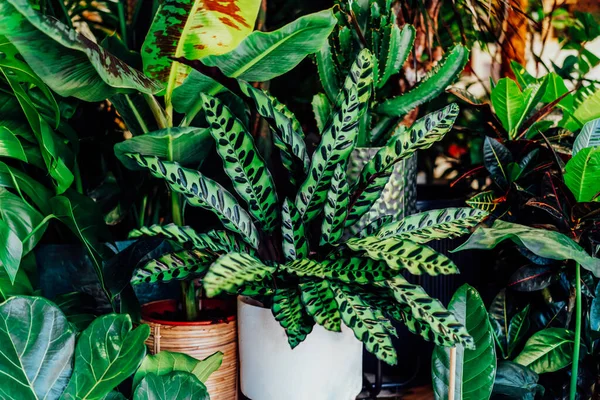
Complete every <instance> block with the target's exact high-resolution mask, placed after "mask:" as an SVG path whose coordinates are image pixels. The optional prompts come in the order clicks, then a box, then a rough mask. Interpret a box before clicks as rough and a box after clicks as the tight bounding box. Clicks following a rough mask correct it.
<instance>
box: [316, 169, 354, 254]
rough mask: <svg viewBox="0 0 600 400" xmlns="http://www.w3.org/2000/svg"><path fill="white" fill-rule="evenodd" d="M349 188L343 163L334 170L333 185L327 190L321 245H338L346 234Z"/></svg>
mask: <svg viewBox="0 0 600 400" xmlns="http://www.w3.org/2000/svg"><path fill="white" fill-rule="evenodd" d="M348 190H349V188H348V180H347V177H346V171H344V168H343V167H342V165H341V164H338V165H337V166H336V167H335V171H334V172H333V177H332V179H331V187H330V188H329V191H328V192H327V200H326V201H325V207H324V211H323V214H324V217H323V223H322V226H321V240H320V244H321V246H323V245H325V244H330V245H336V244H337V243H338V242H339V241H340V239H341V238H342V235H343V234H344V221H345V220H346V215H347V213H348V203H349V201H350V198H349V193H348Z"/></svg>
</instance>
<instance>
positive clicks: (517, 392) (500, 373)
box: [492, 361, 544, 400]
mask: <svg viewBox="0 0 600 400" xmlns="http://www.w3.org/2000/svg"><path fill="white" fill-rule="evenodd" d="M538 380H539V376H538V375H537V374H536V373H535V372H533V371H532V370H530V369H529V368H527V367H524V366H522V365H520V364H517V363H514V362H512V361H502V362H499V363H498V369H497V370H496V381H495V382H494V390H493V392H492V394H493V395H501V396H505V397H507V398H510V399H519V400H534V399H535V397H536V394H538V393H539V394H540V395H543V394H544V387H543V386H541V385H539V384H538V383H537V382H538Z"/></svg>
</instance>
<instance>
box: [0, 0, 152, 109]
mask: <svg viewBox="0 0 600 400" xmlns="http://www.w3.org/2000/svg"><path fill="white" fill-rule="evenodd" d="M0 35H4V36H6V37H7V38H8V39H9V40H10V41H11V43H13V44H14V45H15V47H16V48H17V49H18V50H19V53H20V54H21V55H22V56H23V58H24V59H25V61H26V62H27V64H29V65H30V66H31V68H32V69H33V70H34V71H35V73H36V74H37V75H39V76H40V78H42V80H43V81H44V82H45V83H46V84H47V85H48V86H49V87H50V88H52V90H54V91H55V92H56V93H58V94H59V95H61V96H64V97H68V96H75V97H77V98H79V99H82V100H85V101H102V100H105V99H107V98H108V97H110V96H112V95H114V94H116V93H118V92H127V91H131V90H132V89H133V90H138V91H141V92H144V93H154V92H156V91H158V90H160V86H159V85H157V84H156V83H155V82H153V81H152V80H150V79H148V78H147V77H146V76H144V74H143V73H142V72H140V71H137V70H135V69H133V68H131V67H130V66H128V65H127V64H125V63H124V62H123V61H121V60H119V59H118V58H117V57H115V56H113V55H112V54H110V53H108V52H107V51H106V50H104V49H103V48H102V47H100V46H99V45H98V44H96V43H95V42H93V41H91V40H90V39H88V38H86V37H85V36H84V35H82V34H80V33H78V32H76V31H74V30H72V29H69V28H68V27H67V26H66V25H64V24H63V23H61V22H59V21H57V20H55V19H53V18H51V17H47V16H44V15H42V14H40V13H38V12H37V11H35V10H34V9H33V7H32V6H31V4H30V3H29V1H27V0H7V1H2V2H1V3H0ZM42 49H43V51H41V50H42Z"/></svg>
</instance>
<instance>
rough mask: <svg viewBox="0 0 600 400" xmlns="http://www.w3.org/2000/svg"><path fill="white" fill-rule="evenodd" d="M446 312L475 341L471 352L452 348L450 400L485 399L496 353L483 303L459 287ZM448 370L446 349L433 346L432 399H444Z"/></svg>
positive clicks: (466, 287) (469, 290) (472, 291)
mask: <svg viewBox="0 0 600 400" xmlns="http://www.w3.org/2000/svg"><path fill="white" fill-rule="evenodd" d="M448 309H449V310H451V311H452V312H454V315H456V317H457V318H458V320H459V321H460V322H461V323H462V324H463V325H465V326H466V327H467V330H468V331H469V334H470V335H471V336H473V339H474V341H475V350H469V349H465V348H464V347H463V346H457V347H456V360H455V362H456V364H455V366H456V369H455V370H454V371H453V372H454V373H455V375H454V379H455V382H456V383H457V385H456V386H455V388H454V394H455V395H454V398H455V399H456V400H467V399H472V400H481V399H489V398H490V395H491V394H492V387H493V386H494V377H495V375H496V351H495V343H494V337H493V334H492V328H491V326H490V323H489V321H488V313H487V311H486V309H485V304H483V300H482V299H481V296H479V293H477V291H476V290H475V289H474V288H473V287H471V286H469V285H463V286H461V287H460V288H459V289H458V290H457V291H456V293H454V296H452V300H450V304H449V305H448ZM450 371H451V365H450V349H449V348H447V347H436V348H435V350H434V351H433V359H432V365H431V372H432V379H433V388H434V393H435V398H436V399H438V400H441V399H447V398H448V392H449V390H450V385H449V383H450V379H451V376H450Z"/></svg>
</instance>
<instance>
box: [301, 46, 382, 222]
mask: <svg viewBox="0 0 600 400" xmlns="http://www.w3.org/2000/svg"><path fill="white" fill-rule="evenodd" d="M371 58H372V57H371V54H370V53H369V52H368V50H364V51H362V52H361V53H360V54H359V56H358V58H357V60H356V62H355V63H354V64H353V66H352V69H351V72H350V74H349V75H348V78H347V79H346V83H345V84H344V88H343V89H342V92H341V95H340V101H339V103H341V108H340V110H339V111H337V112H336V113H335V115H334V117H333V119H332V120H331V121H330V123H329V125H328V127H327V128H326V129H325V132H324V133H323V137H322V138H321V143H319V146H318V147H317V149H316V150H315V152H314V154H313V158H312V161H311V165H310V170H309V173H308V177H307V178H306V180H305V181H304V183H302V186H301V187H300V190H299V192H298V195H297V197H296V207H297V208H298V211H300V215H301V216H302V219H303V220H304V221H310V220H312V219H313V218H315V217H316V216H317V215H319V214H320V212H321V210H322V208H323V203H324V201H325V198H326V195H327V190H328V189H329V185H330V184H331V179H332V177H333V172H334V170H335V168H336V166H337V165H338V164H340V163H343V164H345V163H346V160H347V159H348V157H349V156H350V153H351V152H352V149H353V148H354V145H355V142H356V135H357V134H358V123H359V119H360V117H361V111H364V104H361V103H360V101H359V98H363V99H365V98H366V99H368V97H369V96H370V95H369V96H366V95H365V93H367V92H369V93H370V88H371V84H372V72H371V71H372V61H371Z"/></svg>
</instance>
